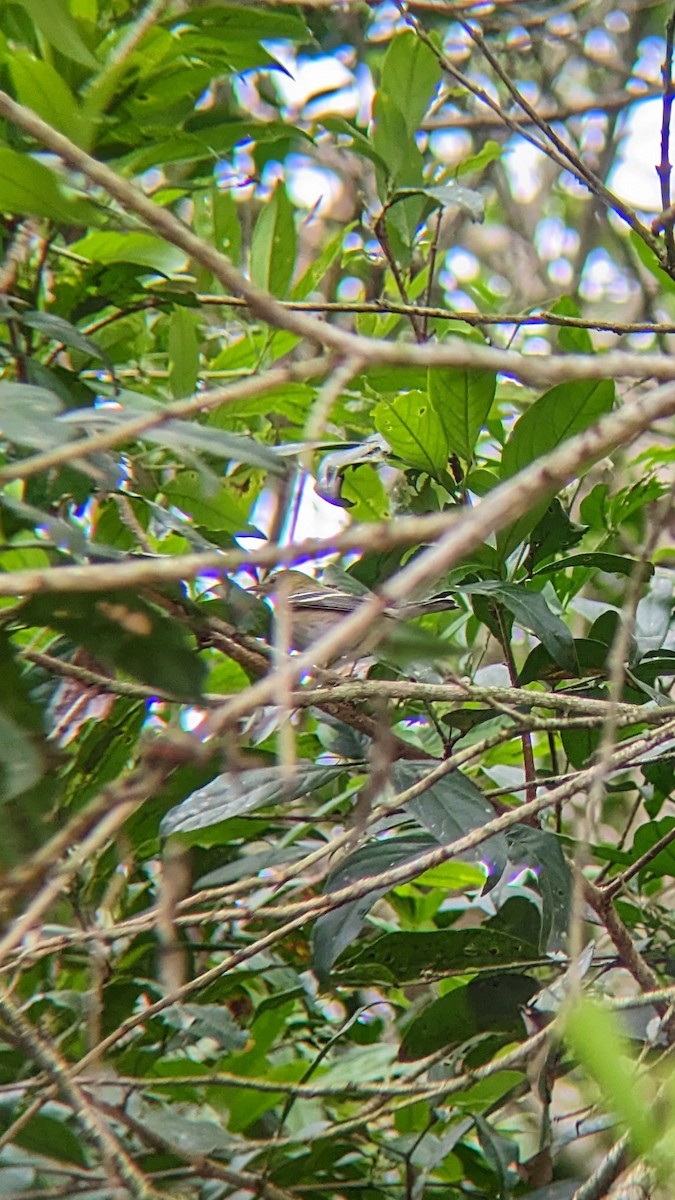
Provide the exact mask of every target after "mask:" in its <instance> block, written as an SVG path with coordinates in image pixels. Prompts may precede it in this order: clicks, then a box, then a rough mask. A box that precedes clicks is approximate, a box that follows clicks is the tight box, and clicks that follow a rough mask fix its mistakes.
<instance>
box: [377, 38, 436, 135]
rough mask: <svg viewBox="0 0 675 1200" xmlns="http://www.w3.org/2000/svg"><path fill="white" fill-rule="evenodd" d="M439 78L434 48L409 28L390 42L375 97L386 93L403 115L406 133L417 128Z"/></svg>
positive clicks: (413, 131)
mask: <svg viewBox="0 0 675 1200" xmlns="http://www.w3.org/2000/svg"><path fill="white" fill-rule="evenodd" d="M440 80H441V68H440V66H439V63H438V59H437V57H436V55H435V54H434V52H433V50H432V49H431V48H430V47H429V46H427V45H426V44H425V43H424V42H423V41H422V40H421V38H419V37H418V36H417V34H415V33H413V32H412V30H406V31H405V32H404V33H399V34H397V35H396V36H395V37H393V38H392V40H391V41H390V43H389V47H388V49H387V53H386V54H385V57H384V63H383V66H382V78H381V80H380V87H379V89H378V97H381V96H383V95H385V96H387V97H388V98H389V99H390V100H391V101H392V102H393V103H394V104H395V105H396V107H397V108H398V110H399V112H400V113H401V115H402V116H403V119H404V125H405V129H406V132H407V134H408V137H413V136H414V134H415V133H416V132H417V129H418V127H419V125H420V122H421V120H422V118H423V117H424V114H425V113H426V111H427V109H428V107H429V104H430V103H431V100H432V98H433V96H434V93H435V92H436V88H437V87H438V85H439V83H440Z"/></svg>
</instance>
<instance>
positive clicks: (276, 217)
mask: <svg viewBox="0 0 675 1200" xmlns="http://www.w3.org/2000/svg"><path fill="white" fill-rule="evenodd" d="M296 252H297V234H296V231H295V213H294V209H293V205H292V204H291V202H290V200H289V199H288V193H287V192H286V188H285V187H284V185H283V184H278V185H277V187H276V188H275V189H274V193H273V195H272V198H271V200H268V201H267V203H266V204H265V205H264V206H263V208H262V210H261V212H260V215H259V217H258V220H257V221H256V223H255V228H254V230H253V239H252V242H251V279H252V281H253V283H255V284H257V286H258V287H260V288H264V289H265V291H268V292H271V293H272V295H273V296H286V295H287V294H288V290H289V286H290V283H291V279H292V278H293V272H294V270H295V256H296Z"/></svg>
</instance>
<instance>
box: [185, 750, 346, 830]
mask: <svg viewBox="0 0 675 1200" xmlns="http://www.w3.org/2000/svg"><path fill="white" fill-rule="evenodd" d="M344 769H345V768H344V766H342V765H340V766H339V767H329V766H326V767H323V766H318V765H317V766H314V765H313V764H311V763H299V764H298V765H297V767H296V769H295V771H294V772H293V774H292V775H290V776H289V774H288V772H287V771H285V770H284V769H283V768H281V767H261V768H255V769H253V770H251V771H226V772H225V773H224V774H223V775H217V776H216V778H215V779H212V780H211V782H210V783H207V784H206V785H205V786H204V787H202V788H199V790H198V791H196V792H193V793H192V795H191V796H188V797H187V799H186V800H184V801H183V802H182V804H179V805H178V807H177V808H172V809H171V811H170V812H168V813H167V814H166V816H165V817H164V820H163V821H162V825H161V832H162V836H163V837H169V836H170V835H171V834H172V833H187V832H189V831H190V830H194V829H203V828H205V827H206V826H209V825H216V824H218V822H219V821H226V820H227V819H228V818H230V817H236V816H240V815H241V814H242V813H247V812H252V811H253V810H254V809H256V808H262V807H263V806H265V805H268V804H271V803H272V802H273V801H275V800H279V801H281V800H284V801H288V800H295V799H297V798H298V797H299V796H304V795H306V794H307V793H311V792H315V791H318V789H319V788H321V787H323V786H324V784H326V783H330V782H332V781H333V780H334V779H337V778H338V776H339V775H341V774H342V773H343V772H344Z"/></svg>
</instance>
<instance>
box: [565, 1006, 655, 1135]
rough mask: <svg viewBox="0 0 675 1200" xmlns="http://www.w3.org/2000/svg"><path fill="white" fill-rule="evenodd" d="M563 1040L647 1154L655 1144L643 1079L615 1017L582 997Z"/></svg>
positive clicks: (573, 1011) (609, 1106) (610, 1108)
mask: <svg viewBox="0 0 675 1200" xmlns="http://www.w3.org/2000/svg"><path fill="white" fill-rule="evenodd" d="M565 1040H566V1041H567V1043H568V1044H569V1047H570V1049H571V1050H572V1053H573V1054H574V1055H575V1057H576V1058H577V1059H578V1060H579V1061H580V1062H581V1063H582V1065H583V1066H584V1067H585V1068H586V1070H587V1071H588V1073H589V1075H591V1077H592V1078H593V1079H594V1080H595V1082H596V1083H597V1085H598V1087H599V1088H600V1091H601V1093H602V1098H603V1102H604V1104H605V1105H606V1107H607V1108H608V1109H609V1110H610V1111H611V1112H614V1113H615V1114H616V1116H617V1117H618V1118H619V1120H620V1121H621V1122H622V1123H623V1124H625V1125H626V1126H627V1128H628V1133H629V1136H630V1140H631V1142H632V1144H633V1146H634V1148H635V1150H636V1151H637V1152H638V1153H639V1154H647V1155H649V1154H650V1153H651V1151H652V1150H653V1148H654V1146H655V1145H656V1143H657V1141H658V1131H657V1129H656V1128H655V1125H654V1119H653V1116H652V1106H651V1104H650V1103H649V1099H648V1094H647V1091H646V1080H645V1078H644V1076H643V1075H641V1073H640V1072H639V1070H638V1064H637V1063H634V1062H632V1061H631V1059H630V1057H629V1052H628V1046H627V1043H626V1041H625V1039H624V1038H623V1037H622V1036H621V1033H620V1031H619V1026H618V1021H617V1015H616V1013H613V1012H612V1011H611V1009H609V1008H607V1007H606V1006H604V1005H600V1004H598V1002H597V1001H596V1000H591V999H590V998H588V997H585V996H584V997H581V999H580V1000H579V1001H578V1003H577V1004H575V1006H574V1008H572V1009H571V1010H570V1012H569V1013H568V1016H567V1020H566V1023H565Z"/></svg>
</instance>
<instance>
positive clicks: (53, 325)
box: [17, 311, 114, 374]
mask: <svg viewBox="0 0 675 1200" xmlns="http://www.w3.org/2000/svg"><path fill="white" fill-rule="evenodd" d="M17 320H18V321H19V322H20V324H22V325H28V327H29V328H30V329H35V330H37V332H38V333H42V334H44V336H45V337H47V338H50V339H51V340H52V341H54V342H62V343H63V345H64V346H71V347H72V349H73V350H81V351H82V353H83V354H86V355H88V356H89V357H91V358H98V359H99V360H100V361H101V362H102V363H105V365H106V367H107V368H108V370H109V371H110V373H111V374H114V370H113V365H112V363H111V361H110V359H109V358H108V355H107V354H106V353H105V351H103V350H101V348H100V346H99V345H98V343H97V342H95V341H94V339H93V338H90V337H88V336H87V335H86V333H82V332H81V331H80V330H79V329H78V328H77V326H76V325H73V324H71V322H70V321H67V320H66V319H65V317H59V316H57V315H56V313H49V312H38V311H28V312H22V313H19V314H18V316H17Z"/></svg>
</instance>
